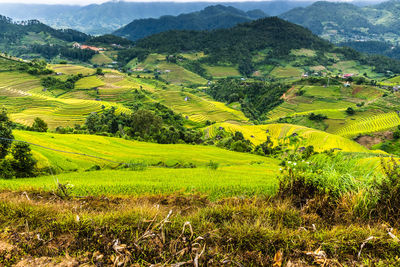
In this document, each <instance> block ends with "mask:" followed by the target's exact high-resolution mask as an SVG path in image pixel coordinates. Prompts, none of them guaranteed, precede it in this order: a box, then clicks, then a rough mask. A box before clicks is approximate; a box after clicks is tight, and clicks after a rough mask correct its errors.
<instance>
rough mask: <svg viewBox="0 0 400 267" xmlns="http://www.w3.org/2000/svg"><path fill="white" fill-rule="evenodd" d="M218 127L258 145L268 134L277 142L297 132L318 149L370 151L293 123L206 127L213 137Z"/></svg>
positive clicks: (226, 124) (304, 142) (339, 137)
mask: <svg viewBox="0 0 400 267" xmlns="http://www.w3.org/2000/svg"><path fill="white" fill-rule="evenodd" d="M218 127H223V128H224V129H225V130H227V131H228V132H232V133H233V132H235V131H240V132H242V133H243V135H244V137H245V138H246V139H249V140H250V141H252V142H253V144H255V145H258V144H260V143H263V142H265V140H266V139H267V136H270V137H271V139H272V141H273V142H274V143H275V144H277V143H278V142H284V139H285V138H286V137H289V136H290V135H292V134H294V133H297V134H298V135H299V136H300V137H303V138H304V140H303V141H301V146H309V145H312V146H314V149H315V150H316V151H319V152H322V151H325V150H330V149H333V148H340V149H341V150H343V151H346V152H368V149H366V148H364V147H363V146H361V145H359V144H357V143H356V142H354V141H352V140H349V139H347V138H344V137H341V136H337V135H333V134H329V133H326V132H323V131H319V130H315V129H311V128H307V127H303V126H298V125H291V124H266V125H237V124H232V123H219V124H214V125H212V126H210V127H208V128H206V130H205V132H206V135H208V136H210V137H213V136H214V135H215V134H216V131H217V129H218Z"/></svg>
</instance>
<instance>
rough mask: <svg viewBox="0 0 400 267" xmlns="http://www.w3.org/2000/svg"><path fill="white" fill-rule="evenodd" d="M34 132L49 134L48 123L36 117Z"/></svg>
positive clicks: (33, 126)
mask: <svg viewBox="0 0 400 267" xmlns="http://www.w3.org/2000/svg"><path fill="white" fill-rule="evenodd" d="M32 130H33V131H36V132H47V123H46V122H45V121H44V120H42V119H41V118H39V117H36V118H35V121H34V122H33V124H32Z"/></svg>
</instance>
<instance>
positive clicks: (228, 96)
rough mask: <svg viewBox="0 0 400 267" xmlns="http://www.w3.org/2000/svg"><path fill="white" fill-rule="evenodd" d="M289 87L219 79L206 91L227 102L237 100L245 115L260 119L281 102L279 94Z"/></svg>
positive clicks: (259, 82) (216, 98)
mask: <svg viewBox="0 0 400 267" xmlns="http://www.w3.org/2000/svg"><path fill="white" fill-rule="evenodd" d="M289 87H290V86H289V85H284V84H278V83H266V82H261V81H252V82H248V81H241V80H237V79H221V80H218V81H217V82H216V83H215V84H213V85H211V86H210V88H209V89H208V90H207V93H209V94H210V95H211V96H212V97H213V98H214V99H215V100H218V101H222V102H226V103H228V104H230V103H233V102H239V103H240V105H241V110H242V111H243V113H244V114H245V115H246V116H247V117H249V118H251V119H252V120H255V121H257V120H259V121H262V120H263V119H265V116H264V115H265V113H266V112H268V111H269V110H271V109H273V108H274V107H276V106H277V105H279V104H281V103H282V102H283V100H282V99H281V96H282V94H283V93H284V92H286V91H287V90H288V89H289Z"/></svg>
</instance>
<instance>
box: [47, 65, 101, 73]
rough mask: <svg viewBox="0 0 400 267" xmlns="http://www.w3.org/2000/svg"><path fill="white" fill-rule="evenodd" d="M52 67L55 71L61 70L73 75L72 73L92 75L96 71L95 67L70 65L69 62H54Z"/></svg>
mask: <svg viewBox="0 0 400 267" xmlns="http://www.w3.org/2000/svg"><path fill="white" fill-rule="evenodd" d="M50 69H52V70H54V71H55V72H61V73H62V74H66V75H71V74H74V75H75V74H79V73H81V74H83V75H91V74H94V73H95V72H96V70H95V69H91V68H86V67H83V66H79V65H69V64H53V65H50Z"/></svg>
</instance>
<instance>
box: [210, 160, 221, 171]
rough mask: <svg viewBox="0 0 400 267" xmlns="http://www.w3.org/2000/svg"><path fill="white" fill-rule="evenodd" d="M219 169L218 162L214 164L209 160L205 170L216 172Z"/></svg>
mask: <svg viewBox="0 0 400 267" xmlns="http://www.w3.org/2000/svg"><path fill="white" fill-rule="evenodd" d="M218 167H219V163H218V162H214V161H212V160H210V162H209V163H208V164H207V168H209V169H211V170H216V169H218Z"/></svg>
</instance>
